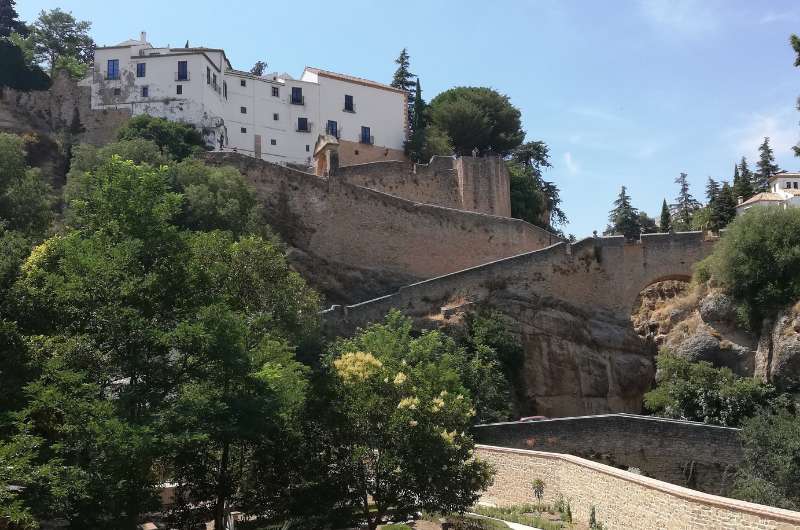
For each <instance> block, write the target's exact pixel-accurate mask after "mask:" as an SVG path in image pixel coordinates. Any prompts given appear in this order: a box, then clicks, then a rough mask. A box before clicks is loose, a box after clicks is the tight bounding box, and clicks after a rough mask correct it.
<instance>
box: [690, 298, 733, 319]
mask: <svg viewBox="0 0 800 530" xmlns="http://www.w3.org/2000/svg"><path fill="white" fill-rule="evenodd" d="M699 311H700V316H701V317H702V319H703V321H705V322H734V321H735V320H736V308H735V307H734V304H733V300H731V298H730V296H728V295H726V294H724V293H722V292H719V291H712V292H711V293H709V294H708V295H707V296H705V297H704V298H703V299H702V300H701V301H700V307H699Z"/></svg>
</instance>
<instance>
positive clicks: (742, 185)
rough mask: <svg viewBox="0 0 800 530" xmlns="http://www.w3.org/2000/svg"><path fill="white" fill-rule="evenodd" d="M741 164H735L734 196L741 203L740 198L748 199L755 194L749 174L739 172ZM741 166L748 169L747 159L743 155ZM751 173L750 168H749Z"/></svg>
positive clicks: (737, 202)
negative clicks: (744, 174) (743, 174)
mask: <svg viewBox="0 0 800 530" xmlns="http://www.w3.org/2000/svg"><path fill="white" fill-rule="evenodd" d="M739 167H740V166H739V164H734V166H733V198H734V201H735V202H736V204H739V198H740V197H741V199H742V200H743V201H746V200H747V199H749V198H750V197H752V196H753V186H752V183H751V182H750V177H749V176H742V175H741V173H740V172H739ZM741 167H742V168H744V169H747V160H746V159H745V158H744V157H742V163H741ZM747 171H748V173H749V169H747Z"/></svg>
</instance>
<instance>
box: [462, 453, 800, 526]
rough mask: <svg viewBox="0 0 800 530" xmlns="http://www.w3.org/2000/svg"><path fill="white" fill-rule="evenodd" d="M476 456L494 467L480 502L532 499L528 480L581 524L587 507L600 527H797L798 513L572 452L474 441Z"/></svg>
mask: <svg viewBox="0 0 800 530" xmlns="http://www.w3.org/2000/svg"><path fill="white" fill-rule="evenodd" d="M475 452H476V454H477V456H478V457H479V458H481V459H483V460H484V461H487V462H489V463H490V464H492V466H493V467H494V468H495V470H496V475H495V479H494V483H493V484H492V486H490V487H489V489H488V490H487V491H486V492H485V493H484V494H483V496H482V498H481V501H480V502H482V503H485V504H492V505H496V506H508V505H514V504H522V503H531V502H533V501H534V499H533V495H532V491H531V482H532V481H533V480H535V479H541V480H542V481H544V483H545V488H544V501H545V502H549V503H552V502H555V501H556V500H557V499H558V497H559V496H563V498H564V499H565V500H568V501H569V503H570V507H571V510H572V514H573V518H574V519H575V520H578V521H582V522H584V523H585V522H587V521H588V520H589V513H590V511H591V508H592V506H594V507H595V510H596V516H597V520H598V522H601V523H603V524H604V525H605V527H606V528H614V529H635V530H664V529H676V530H677V529H681V530H684V529H686V530H689V529H692V530H694V529H698V528H704V529H709V530H711V529H753V530H755V529H758V530H789V529H799V528H800V513H799V512H793V511H789V510H782V509H779V508H773V507H770V506H763V505H760V504H753V503H749V502H744V501H739V500H734V499H728V498H725V497H718V496H715V495H709V494H707V493H702V492H699V491H695V490H691V489H688V488H684V487H681V486H675V485H673V484H669V483H667V482H662V481H659V480H655V479H653V478H649V477H643V476H641V475H636V474H633V473H630V472H628V471H622V470H620V469H616V468H613V467H610V466H607V465H604V464H599V463H597V462H592V461H589V460H585V459H583V458H579V457H576V456H572V455H563V454H557V453H546V452H541V451H529V450H522V449H509V448H503V447H494V446H487V445H479V446H477V448H476V451H475Z"/></svg>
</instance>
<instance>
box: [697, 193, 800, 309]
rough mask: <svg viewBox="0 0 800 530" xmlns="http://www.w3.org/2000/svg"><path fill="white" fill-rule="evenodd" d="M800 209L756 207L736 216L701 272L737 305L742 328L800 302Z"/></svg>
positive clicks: (704, 279) (702, 277) (701, 277)
mask: <svg viewBox="0 0 800 530" xmlns="http://www.w3.org/2000/svg"><path fill="white" fill-rule="evenodd" d="M798 270H800V210H798V209H796V208H788V209H785V210H784V209H782V208H767V207H757V208H751V209H750V210H748V212H747V215H742V216H739V217H737V218H736V219H735V220H734V221H733V222H732V223H731V224H730V225H728V230H727V231H726V233H725V237H723V238H721V239H720V241H719V242H718V243H717V244H716V245H715V246H714V250H713V252H712V254H711V255H710V256H709V257H708V258H706V259H705V260H703V261H702V262H701V263H700V264H699V265H698V268H697V277H698V279H699V280H700V281H706V280H708V279H712V280H713V281H714V282H715V283H717V284H719V285H721V286H722V287H723V288H724V289H725V290H726V291H728V292H729V293H730V294H731V295H732V296H733V297H734V299H735V300H736V301H737V302H738V304H739V310H740V317H741V318H742V323H744V324H751V325H754V324H757V322H758V321H759V320H760V318H762V317H764V316H769V315H770V314H773V313H774V312H775V311H777V310H779V309H782V308H784V307H786V306H787V305H788V304H791V303H794V302H796V301H797V300H798V299H799V298H800V278H798V275H797V271H798Z"/></svg>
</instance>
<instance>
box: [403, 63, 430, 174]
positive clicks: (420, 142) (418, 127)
mask: <svg viewBox="0 0 800 530" xmlns="http://www.w3.org/2000/svg"><path fill="white" fill-rule="evenodd" d="M425 107H426V104H425V100H424V99H422V86H421V85H420V81H419V77H418V78H417V82H416V86H415V89H414V106H413V109H412V110H413V114H412V116H411V135H410V139H409V141H408V142H407V143H406V154H408V156H409V157H411V160H413V161H414V162H427V160H422V150H423V148H424V146H425V129H426V127H427V125H428V124H427V120H426V117H425Z"/></svg>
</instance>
